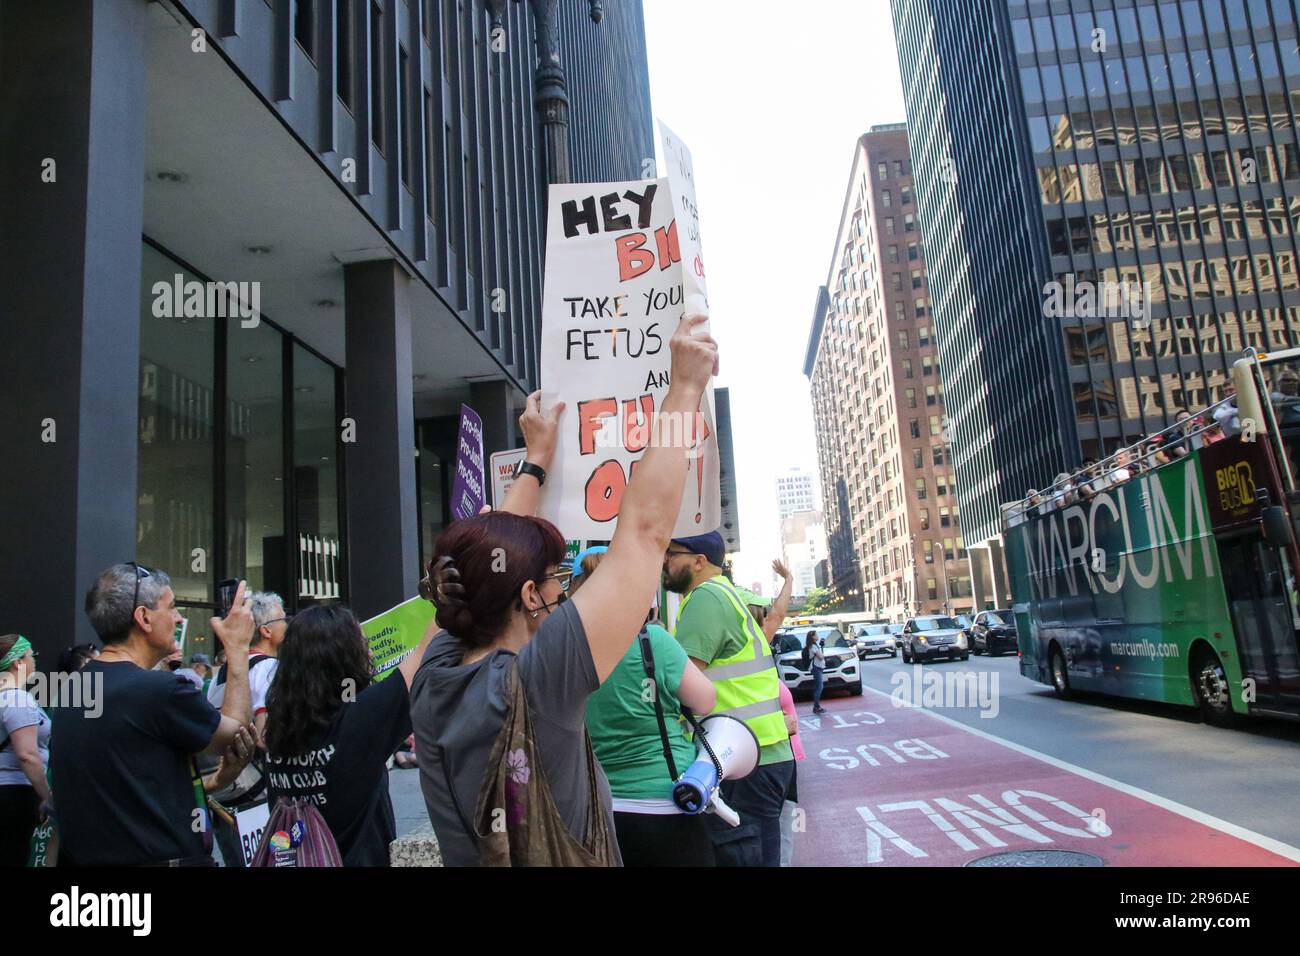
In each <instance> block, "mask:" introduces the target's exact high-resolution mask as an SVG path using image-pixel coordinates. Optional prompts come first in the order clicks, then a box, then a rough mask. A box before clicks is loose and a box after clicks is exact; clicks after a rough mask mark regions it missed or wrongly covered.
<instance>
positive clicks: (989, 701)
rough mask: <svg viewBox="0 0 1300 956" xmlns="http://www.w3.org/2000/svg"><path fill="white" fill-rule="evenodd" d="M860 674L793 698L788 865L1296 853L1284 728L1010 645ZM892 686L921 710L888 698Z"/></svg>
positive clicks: (411, 782)
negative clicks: (1034, 658)
mask: <svg viewBox="0 0 1300 956" xmlns="http://www.w3.org/2000/svg"><path fill="white" fill-rule="evenodd" d="M861 670H862V675H863V684H864V690H863V694H862V696H861V697H855V696H850V695H847V694H845V693H844V692H842V691H838V692H834V693H832V694H831V695H829V696H827V697H826V699H825V700H824V704H825V706H826V708H827V710H828V711H829V713H828V714H827V715H826V716H825V717H822V718H816V717H813V716H812V705H811V704H810V703H809V702H807V701H800V702H799V704H798V709H799V713H800V715H801V726H802V738H803V743H804V747H805V749H806V751H807V759H806V760H805V761H803V762H802V763H800V764H799V806H800V808H801V811H802V818H801V820H800V827H801V830H800V832H797V833H796V835H795V857H794V863H795V865H796V866H817V865H850V866H872V865H883V866H900V865H901V866H917V865H919V866H925V865H963V864H966V863H969V862H971V861H972V860H975V859H978V858H981V857H986V856H992V855H994V854H998V853H1003V852H1013V851H1021V850H1033V851H1041V850H1067V851H1073V852H1074V853H1077V854H1087V855H1088V857H1089V858H1093V859H1096V860H1100V861H1101V862H1103V863H1105V864H1106V865H1109V866H1115V865H1121V866H1122V865H1148V866H1152V865H1154V866H1197V865H1247V866H1252V865H1288V864H1289V865H1294V864H1295V863H1297V862H1300V812H1297V810H1298V809H1300V724H1294V723H1288V722H1282V721H1272V720H1255V721H1251V722H1248V723H1247V724H1246V725H1245V727H1244V729H1240V730H1220V729H1217V728H1214V727H1210V726H1208V725H1206V724H1203V723H1201V721H1200V719H1199V716H1198V715H1197V714H1196V713H1195V712H1193V711H1188V710H1184V709H1182V708H1178V707H1171V706H1166V705H1160V704H1149V703H1144V702H1139V701H1129V700H1117V699H1113V698H1107V697H1100V696H1094V695H1084V696H1081V697H1079V698H1077V699H1074V700H1069V701H1064V700H1060V699H1058V698H1057V697H1056V696H1055V694H1054V693H1053V692H1052V690H1051V688H1049V687H1046V686H1044V685H1040V684H1037V683H1034V682H1033V681H1030V680H1028V679H1026V678H1023V677H1021V676H1020V673H1019V668H1018V660H1017V658H1016V656H1015V655H1014V654H1012V655H1007V656H1002V657H996V658H988V657H972V658H970V660H969V661H965V662H959V661H952V662H944V663H936V664H923V665H920V667H919V668H913V667H910V666H909V665H906V664H904V663H902V660H901V658H894V659H891V658H887V657H885V658H869V659H867V660H866V661H863V662H861ZM950 673H951V674H961V675H969V677H964V678H963V679H965V680H970V679H971V678H973V685H968V686H972V687H973V688H974V690H975V693H974V694H972V695H970V697H969V699H967V700H966V701H965V706H955V705H956V704H957V703H959V701H957V700H954V699H951V698H949V699H946V700H940V701H937V702H936V701H933V700H931V701H929V702H928V704H927V701H926V699H925V697H924V693H925V688H926V686H927V684H931V683H932V682H933V681H934V677H933V676H932V675H938V676H939V677H946V676H947V675H948V674H950ZM981 681H982V683H981ZM981 691H982V693H981ZM904 692H906V696H907V697H908V699H910V698H911V696H912V694H913V692H919V693H920V694H921V695H922V696H921V697H920V699H919V701H918V703H920V704H927V706H923V707H905V706H899V707H896V706H894V699H893V698H891V694H892V695H894V696H902V695H903V694H904ZM986 713H987V714H989V715H990V716H982V714H986ZM389 786H390V791H391V793H392V797H393V805H394V810H395V813H396V817H397V829H398V833H399V835H401V834H405V833H408V832H410V831H411V830H413V829H415V827H417V826H419V825H420V824H422V823H424V822H425V821H426V820H427V817H426V815H425V811H424V802H423V798H422V797H421V795H420V787H419V775H418V772H417V771H415V770H392V771H391V772H390V776H389ZM890 834H892V836H891V835H890ZM1079 859H1083V858H1082V857H1080V858H1079Z"/></svg>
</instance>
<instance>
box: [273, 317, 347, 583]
mask: <svg viewBox="0 0 1300 956" xmlns="http://www.w3.org/2000/svg"><path fill="white" fill-rule="evenodd" d="M337 378H338V375H337V373H336V371H335V369H334V366H332V365H330V364H329V363H328V362H326V361H324V360H323V359H320V358H317V357H316V356H315V355H313V354H312V353H311V352H309V351H308V350H307V349H306V348H304V347H303V346H302V345H299V344H297V343H295V344H294V346H293V487H294V509H293V510H294V514H293V518H294V525H293V527H294V529H295V532H296V535H297V538H298V542H297V549H296V550H297V554H298V571H297V574H298V583H297V587H296V588H295V589H294V590H295V592H296V596H295V600H296V605H297V606H298V607H303V606H304V605H307V604H315V603H317V602H319V601H330V600H337V599H338V598H339V597H340V596H341V594H340V582H341V574H340V570H341V564H340V555H341V553H342V543H341V542H342V530H341V525H340V522H339V514H340V509H339V461H338V415H339V412H338V395H337V393H336V382H337ZM285 596H286V597H288V595H285Z"/></svg>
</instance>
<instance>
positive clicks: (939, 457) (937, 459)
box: [931, 445, 943, 468]
mask: <svg viewBox="0 0 1300 956" xmlns="http://www.w3.org/2000/svg"><path fill="white" fill-rule="evenodd" d="M931 451H932V452H933V453H934V466H935V467H936V468H940V467H942V466H943V446H942V445H935V446H934V447H933V448H932V449H931Z"/></svg>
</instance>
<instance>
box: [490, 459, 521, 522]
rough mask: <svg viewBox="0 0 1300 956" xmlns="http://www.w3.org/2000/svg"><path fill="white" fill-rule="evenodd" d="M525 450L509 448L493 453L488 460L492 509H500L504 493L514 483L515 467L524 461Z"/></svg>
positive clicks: (504, 496) (504, 498)
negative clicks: (490, 475) (490, 476)
mask: <svg viewBox="0 0 1300 956" xmlns="http://www.w3.org/2000/svg"><path fill="white" fill-rule="evenodd" d="M527 452H528V449H527V448H511V449H509V450H508V451H494V452H493V453H492V456H491V457H490V458H489V459H488V471H490V472H491V473H492V507H493V508H500V507H501V502H503V501H505V500H506V492H507V491H509V490H510V486H511V485H513V484H514V483H515V465H517V464H519V463H520V462H521V461H523V460H524V455H525V454H526V453H527Z"/></svg>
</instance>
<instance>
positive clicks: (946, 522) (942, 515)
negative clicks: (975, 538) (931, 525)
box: [939, 508, 952, 528]
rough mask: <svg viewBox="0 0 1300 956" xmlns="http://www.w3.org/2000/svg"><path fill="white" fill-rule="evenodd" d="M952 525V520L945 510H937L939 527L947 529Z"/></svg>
mask: <svg viewBox="0 0 1300 956" xmlns="http://www.w3.org/2000/svg"><path fill="white" fill-rule="evenodd" d="M951 525H952V518H951V517H950V516H949V514H948V509H947V508H940V509H939V527H941V528H947V527H949V526H951Z"/></svg>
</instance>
